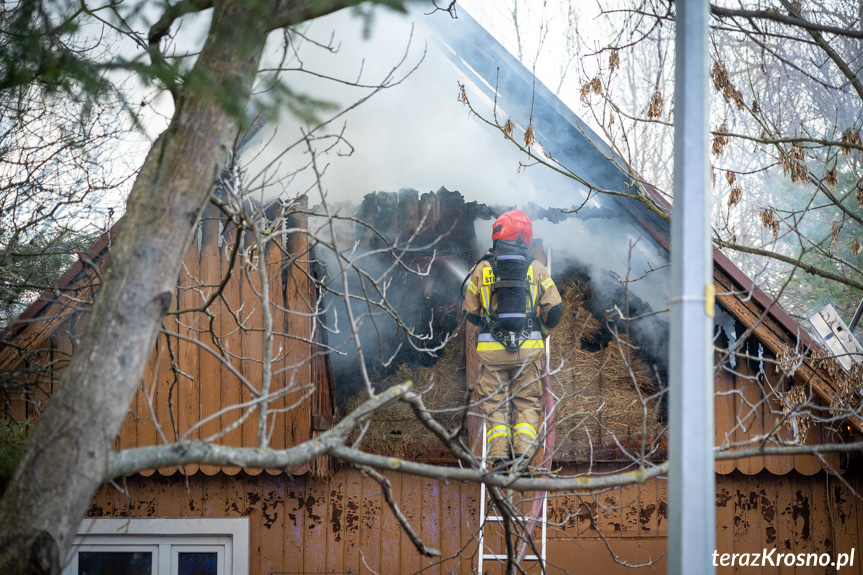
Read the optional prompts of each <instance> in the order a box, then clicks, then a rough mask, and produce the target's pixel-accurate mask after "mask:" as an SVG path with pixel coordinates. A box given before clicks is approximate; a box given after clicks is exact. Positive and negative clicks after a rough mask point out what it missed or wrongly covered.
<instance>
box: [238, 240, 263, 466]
mask: <svg viewBox="0 0 863 575" xmlns="http://www.w3.org/2000/svg"><path fill="white" fill-rule="evenodd" d="M245 236H246V238H245V244H244V247H245V248H246V253H247V254H248V259H246V260H245V262H244V263H245V265H243V266H242V267H241V268H240V271H241V274H240V277H239V278H238V280H239V281H238V283H239V288H240V302H242V306H243V313H242V318H243V324H244V328H245V329H243V331H241V332H240V333H241V339H242V350H243V351H242V355H243V359H242V361H241V362H240V369H241V370H242V372H243V375H244V376H246V379H247V380H248V381H249V383H250V384H251V385H252V387H253V388H254V389H255V390H256V391H257V392H259V393H260V391H261V385H262V383H263V381H262V380H263V371H264V367H263V358H264V343H263V340H264V337H265V334H264V331H263V329H264V319H263V318H264V314H263V310H262V307H263V305H264V302H263V301H261V276H260V275H259V274H258V267H257V266H258V255H257V254H258V250H257V249H256V247H254V246H253V244H254V242H255V238H254V236H253V235H252V234H251V232H247V233H246V234H245ZM251 254H254V255H251ZM240 390H241V396H240V398H241V400H242V402H243V403H250V402H251V401H253V400H254V399H255V394H254V393H253V392H252V390H251V389H249V388H248V387H247V386H242V387H241V388H240ZM259 414H260V410H259V409H258V408H257V407H256V408H255V410H254V411H253V413H252V415H251V416H250V417H249V418H248V419H247V420H246V421H245V422H244V423H243V425H242V445H243V447H258V419H259ZM246 472H247V473H251V474H253V475H257V474H258V473H260V472H261V470H260V469H247V470H246Z"/></svg>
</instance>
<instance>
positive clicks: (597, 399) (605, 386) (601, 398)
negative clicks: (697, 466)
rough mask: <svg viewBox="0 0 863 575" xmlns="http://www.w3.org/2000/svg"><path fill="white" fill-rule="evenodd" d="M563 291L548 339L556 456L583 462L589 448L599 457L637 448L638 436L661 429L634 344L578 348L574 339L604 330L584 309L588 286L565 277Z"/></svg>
mask: <svg viewBox="0 0 863 575" xmlns="http://www.w3.org/2000/svg"><path fill="white" fill-rule="evenodd" d="M561 296H562V297H563V300H564V316H563V318H562V319H561V323H560V325H559V326H558V328H557V329H555V331H554V334H553V335H552V338H551V358H552V359H551V366H552V375H551V381H552V389H553V391H554V393H555V396H556V397H557V398H558V401H557V404H556V407H555V417H556V421H555V433H556V441H555V460H556V461H581V460H585V459H588V458H590V456H591V453H593V455H594V457H601V454H603V453H605V454H607V453H611V452H614V453H617V452H618V451H619V449H620V447H623V448H625V449H632V448H633V446H635V447H636V448H637V447H638V446H639V445H640V444H641V442H642V440H646V441H647V442H648V444H649V443H650V441H652V440H653V439H654V438H655V437H656V436H657V435H658V434H660V433H661V432H662V429H663V423H662V422H661V420H660V418H659V409H660V403H661V401H660V399H659V398H657V397H655V396H654V394H655V392H656V390H657V388H656V384H655V381H654V380H653V378H652V377H651V375H650V373H649V371H648V369H647V368H646V366H645V365H644V364H643V362H642V361H641V360H640V359H639V357H638V355H637V348H636V347H634V345H633V344H632V342H631V341H630V340H628V339H627V338H626V337H625V336H618V338H617V339H611V341H610V342H608V343H607V344H606V345H605V346H604V347H602V348H601V349H599V350H598V351H586V350H584V349H582V346H581V345H580V344H579V343H577V342H578V340H579V339H581V341H584V340H586V339H588V338H592V339H593V340H596V338H598V337H599V334H600V332H601V329H602V328H601V324H600V323H599V321H598V320H596V318H594V317H593V316H592V315H591V314H590V313H588V312H587V311H586V310H585V309H584V302H585V301H586V300H587V298H589V287H588V286H586V285H585V284H580V283H578V282H575V281H568V282H564V285H563V286H562V293H561ZM585 316H589V317H590V318H593V321H590V320H589V319H587V318H586V317H585ZM594 322H595V323H594ZM579 336H581V337H579Z"/></svg>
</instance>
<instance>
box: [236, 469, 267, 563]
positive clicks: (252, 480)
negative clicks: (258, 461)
mask: <svg viewBox="0 0 863 575" xmlns="http://www.w3.org/2000/svg"><path fill="white" fill-rule="evenodd" d="M244 471H245V470H244ZM241 477H243V478H244V481H243V483H244V484H245V495H246V508H245V510H244V512H243V514H244V515H246V516H247V517H248V518H249V551H250V553H251V556H250V558H249V573H268V572H269V571H265V570H264V562H265V561H267V562H269V557H267V558H266V559H265V558H264V557H263V554H264V546H263V530H264V517H263V513H262V509H261V499H262V497H263V494H262V489H263V485H262V479H268V478H269V476H268V475H263V476H261V475H248V474H247V473H243V474H242V475H241Z"/></svg>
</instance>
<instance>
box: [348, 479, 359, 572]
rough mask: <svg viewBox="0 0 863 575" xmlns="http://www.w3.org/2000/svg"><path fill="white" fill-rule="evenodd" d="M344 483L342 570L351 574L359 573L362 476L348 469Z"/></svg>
mask: <svg viewBox="0 0 863 575" xmlns="http://www.w3.org/2000/svg"><path fill="white" fill-rule="evenodd" d="M346 475H347V477H346V481H345V492H344V493H345V504H344V533H345V536H344V540H345V548H344V558H345V559H344V569H345V570H346V571H350V572H351V573H360V572H361V569H360V565H362V561H360V552H359V547H360V537H361V531H362V527H363V522H362V517H361V515H360V506H361V505H362V476H361V475H360V472H359V471H357V470H356V469H349V470H347V473H346Z"/></svg>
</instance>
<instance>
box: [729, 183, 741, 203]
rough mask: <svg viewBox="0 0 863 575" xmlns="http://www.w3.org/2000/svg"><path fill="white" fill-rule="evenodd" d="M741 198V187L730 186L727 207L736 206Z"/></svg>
mask: <svg viewBox="0 0 863 575" xmlns="http://www.w3.org/2000/svg"><path fill="white" fill-rule="evenodd" d="M741 198H743V189H742V188H741V187H740V186H734V187H733V188H731V194H730V195H729V196H728V207H729V208H730V207H731V206H736V205H737V204H739V203H740V200H741Z"/></svg>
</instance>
